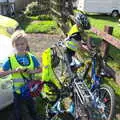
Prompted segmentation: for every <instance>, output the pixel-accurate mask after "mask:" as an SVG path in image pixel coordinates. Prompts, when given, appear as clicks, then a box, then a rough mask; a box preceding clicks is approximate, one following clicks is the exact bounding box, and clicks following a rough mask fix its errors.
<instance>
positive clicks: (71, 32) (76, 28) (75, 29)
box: [68, 24, 79, 36]
mask: <svg viewBox="0 0 120 120" xmlns="http://www.w3.org/2000/svg"><path fill="white" fill-rule="evenodd" d="M77 32H79V28H78V27H77V25H76V24H75V25H73V26H72V28H71V29H70V31H69V32H68V36H71V35H72V34H74V33H77Z"/></svg>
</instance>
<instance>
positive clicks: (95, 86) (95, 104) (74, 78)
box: [53, 42, 107, 119]
mask: <svg viewBox="0 0 120 120" xmlns="http://www.w3.org/2000/svg"><path fill="white" fill-rule="evenodd" d="M59 45H60V46H62V47H64V48H65V46H64V45H63V43H61V42H60V44H58V46H59ZM97 57H99V56H97V54H95V55H94V56H92V58H91V64H92V68H91V65H90V64H87V65H86V67H85V69H84V74H83V75H82V77H81V78H79V76H78V75H77V74H76V73H74V72H73V71H72V70H71V66H70V63H69V60H68V58H67V54H66V53H65V52H64V56H63V58H62V59H63V61H64V62H65V64H66V67H67V72H68V73H69V78H70V83H69V85H68V88H70V89H71V91H72V92H73V95H74V94H76V95H77V98H78V99H79V103H80V104H81V105H82V106H84V107H85V108H88V109H89V108H90V110H91V109H95V110H98V112H100V114H102V116H101V117H104V116H105V117H106V115H105V114H104V109H105V105H104V103H102V102H101V101H100V99H99V96H98V94H99V90H100V83H101V76H100V75H98V74H97V71H96V65H97ZM101 61H102V62H103V59H101ZM99 62H100V61H99ZM90 68H91V79H92V81H93V82H92V84H91V87H90V88H88V86H87V84H86V83H85V79H86V76H87V75H88V72H89V69H90ZM63 87H65V86H63ZM73 101H74V100H73ZM59 103H60V102H59V101H58V103H57V104H55V105H54V106H53V108H56V110H57V112H61V111H62V110H61V108H60V104H59ZM74 104H75V103H74ZM101 110H102V112H101ZM74 111H75V107H74ZM71 114H74V112H73V111H72V112H71ZM105 117H104V118H105ZM105 119H107V118H105Z"/></svg>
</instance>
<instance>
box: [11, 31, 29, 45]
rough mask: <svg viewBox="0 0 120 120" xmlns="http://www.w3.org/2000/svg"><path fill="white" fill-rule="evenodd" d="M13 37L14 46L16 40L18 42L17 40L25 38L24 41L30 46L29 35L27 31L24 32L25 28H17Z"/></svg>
mask: <svg viewBox="0 0 120 120" xmlns="http://www.w3.org/2000/svg"><path fill="white" fill-rule="evenodd" d="M11 39H12V45H13V46H14V44H15V42H16V41H19V40H24V42H25V43H26V45H27V46H28V41H27V35H26V33H25V32H24V30H16V31H15V32H14V33H13V34H12V36H11Z"/></svg>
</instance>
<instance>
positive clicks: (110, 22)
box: [89, 15, 120, 39]
mask: <svg viewBox="0 0 120 120" xmlns="http://www.w3.org/2000/svg"><path fill="white" fill-rule="evenodd" d="M89 19H90V22H91V25H92V26H94V27H96V28H98V29H99V30H104V26H105V25H107V26H112V27H113V28H114V29H113V36H115V37H117V38H118V39H120V26H119V24H118V18H113V17H111V16H105V15H104V16H100V15H89Z"/></svg>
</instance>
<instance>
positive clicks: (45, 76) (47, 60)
mask: <svg viewBox="0 0 120 120" xmlns="http://www.w3.org/2000/svg"><path fill="white" fill-rule="evenodd" d="M42 65H43V67H42V80H43V81H50V80H51V79H52V78H53V71H52V66H51V48H48V49H46V50H45V51H44V52H43V53H42Z"/></svg>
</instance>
